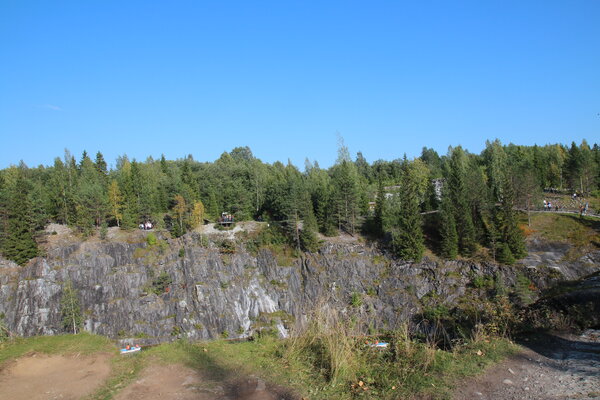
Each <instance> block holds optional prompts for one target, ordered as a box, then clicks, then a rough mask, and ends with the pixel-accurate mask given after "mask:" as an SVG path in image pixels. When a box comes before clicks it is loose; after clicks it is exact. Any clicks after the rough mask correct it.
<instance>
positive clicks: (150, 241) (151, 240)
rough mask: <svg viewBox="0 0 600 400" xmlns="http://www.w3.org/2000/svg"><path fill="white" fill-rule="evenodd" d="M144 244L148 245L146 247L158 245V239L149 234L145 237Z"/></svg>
mask: <svg viewBox="0 0 600 400" xmlns="http://www.w3.org/2000/svg"><path fill="white" fill-rule="evenodd" d="M146 243H148V246H156V245H157V244H158V239H157V238H156V235H155V234H154V233H152V232H150V233H149V234H148V236H146Z"/></svg>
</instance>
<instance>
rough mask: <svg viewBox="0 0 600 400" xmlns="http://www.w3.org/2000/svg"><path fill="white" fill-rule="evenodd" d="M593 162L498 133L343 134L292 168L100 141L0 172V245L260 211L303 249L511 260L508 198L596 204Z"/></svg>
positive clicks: (574, 207)
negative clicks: (397, 148)
mask: <svg viewBox="0 0 600 400" xmlns="http://www.w3.org/2000/svg"><path fill="white" fill-rule="evenodd" d="M599 165H600V149H599V147H598V145H597V144H594V145H593V146H592V147H590V146H589V145H588V144H587V142H585V141H583V142H582V143H581V144H579V145H577V144H575V143H572V144H571V146H570V147H568V146H564V145H559V144H557V145H547V146H543V147H540V146H533V147H528V146H518V145H513V144H510V145H502V144H501V143H500V142H499V141H498V140H496V141H494V142H487V144H486V148H485V149H484V150H483V151H482V153H481V154H472V153H469V152H468V151H466V150H464V149H463V148H461V147H460V146H458V147H455V148H450V149H449V150H448V153H447V154H446V155H442V156H439V155H438V154H437V153H436V152H435V151H434V150H432V149H428V148H424V149H423V151H422V154H421V156H420V157H418V158H416V159H414V160H408V159H406V158H403V159H397V160H393V161H383V160H378V161H375V162H373V163H368V162H367V161H366V160H365V158H364V157H363V156H362V154H361V153H360V152H359V153H358V154H357V156H356V158H354V159H352V157H351V156H350V153H349V151H348V148H347V147H346V146H345V145H343V143H342V144H341V145H340V147H339V149H338V159H337V162H336V163H335V165H333V166H332V167H330V168H328V169H323V168H320V167H319V165H318V163H317V162H314V163H313V162H310V161H307V163H306V165H305V168H304V171H302V172H301V171H300V170H299V169H298V168H297V167H296V166H294V165H291V164H289V163H288V164H287V165H284V164H282V163H280V162H275V163H273V164H266V163H263V162H261V161H260V160H259V159H257V158H255V157H254V156H253V154H252V152H251V151H250V149H249V148H248V147H238V148H235V149H233V150H232V151H231V152H229V153H223V154H222V156H221V157H220V158H219V159H218V160H216V161H215V162H197V161H195V160H194V159H193V158H192V156H191V155H190V156H188V157H186V158H184V159H180V160H175V161H170V160H166V159H165V158H164V157H162V158H161V159H160V160H154V159H152V158H148V159H147V160H146V161H144V162H140V161H137V160H130V159H129V158H128V157H127V156H122V157H119V158H118V159H117V160H116V167H115V168H114V169H109V168H108V166H107V162H106V161H105V160H104V157H103V155H102V154H101V153H100V152H98V153H97V154H96V156H95V158H94V159H92V158H91V157H90V156H89V155H88V154H87V153H86V152H84V153H83V154H82V156H81V158H80V159H79V161H77V160H76V159H75V157H74V156H73V155H71V154H70V153H69V152H68V151H67V152H65V155H64V157H63V158H62V159H61V158H56V159H55V161H54V164H53V165H52V166H48V167H45V166H39V167H36V168H30V167H28V166H26V165H24V164H23V163H21V164H19V165H18V166H12V167H9V168H6V169H4V170H2V171H0V250H1V252H2V254H3V255H4V256H5V257H6V258H9V259H11V260H14V261H16V262H17V263H19V264H25V263H27V262H28V260H29V259H31V258H32V257H35V256H36V255H38V254H39V253H40V249H39V247H38V242H39V240H40V238H39V235H38V233H39V232H40V231H42V230H43V229H44V227H45V226H46V225H47V224H48V223H49V222H55V223H60V224H66V225H69V226H71V227H74V228H76V229H77V231H78V232H79V233H80V234H81V235H83V236H89V235H91V234H94V233H95V234H97V235H99V236H100V238H104V237H106V234H107V228H108V227H111V226H118V227H122V228H125V229H136V228H137V227H138V226H139V225H140V224H144V223H147V222H150V223H152V226H153V228H155V229H156V228H158V229H166V230H168V231H169V232H170V234H171V235H173V236H175V237H178V236H181V235H183V234H184V233H185V232H187V231H190V230H194V229H196V228H197V227H198V226H199V225H202V224H205V223H209V222H210V223H214V222H217V221H218V220H219V219H220V218H221V216H222V215H223V216H224V218H225V220H226V221H228V220H227V219H228V218H229V219H231V218H232V219H233V220H234V221H233V222H235V221H243V220H251V219H255V220H262V221H269V222H270V223H272V225H273V226H274V227H275V228H276V230H277V232H276V234H277V235H276V236H277V237H278V239H277V240H276V241H277V242H283V243H284V244H286V245H287V246H289V247H290V248H292V249H295V250H296V251H298V250H304V251H315V250H316V249H317V248H318V245H319V243H318V239H317V235H316V233H317V232H320V233H321V234H324V235H327V236H330V235H336V234H337V233H338V232H344V233H347V234H350V235H356V234H358V233H362V234H365V235H367V236H368V237H369V238H370V239H372V240H376V241H380V242H381V243H382V244H383V245H384V246H386V247H388V248H389V249H390V251H391V252H392V254H394V255H395V256H396V257H398V258H401V259H405V260H415V261H418V260H420V259H421V257H422V255H423V253H424V251H426V250H427V248H429V250H430V251H433V252H434V253H436V254H437V255H439V256H442V257H444V258H447V259H452V258H455V257H457V256H462V257H471V256H473V255H474V254H480V253H482V250H483V253H485V254H489V257H490V258H491V259H494V260H497V261H500V262H503V263H508V264H510V263H512V262H513V261H514V260H515V259H518V258H520V257H522V256H524V254H525V252H524V246H523V237H522V234H521V231H520V230H519V229H518V228H517V215H516V211H515V210H516V209H521V210H526V211H531V210H536V209H540V208H541V207H542V205H543V203H542V201H543V200H544V199H545V197H548V200H550V196H559V195H562V196H566V198H565V201H564V202H561V203H564V204H561V211H566V210H570V211H575V212H579V211H580V209H581V210H582V209H583V207H587V212H588V213H591V212H596V211H597V210H596V209H594V207H597V206H598V202H597V200H596V197H597V195H598V184H599V183H600V179H598V173H599V171H600V168H599ZM567 199H568V201H566V200H567ZM558 203H559V202H558V201H555V202H554V203H553V207H554V206H555V205H556V206H558V205H559V204H558ZM223 213H224V214H223ZM229 222H231V221H229ZM217 226H219V227H220V225H219V224H217ZM228 227H229V225H225V226H224V229H228ZM277 244H282V243H277Z"/></svg>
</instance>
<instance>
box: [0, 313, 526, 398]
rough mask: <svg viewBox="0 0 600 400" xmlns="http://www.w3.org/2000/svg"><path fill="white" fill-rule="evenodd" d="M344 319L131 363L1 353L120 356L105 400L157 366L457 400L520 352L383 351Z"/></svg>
mask: <svg viewBox="0 0 600 400" xmlns="http://www.w3.org/2000/svg"><path fill="white" fill-rule="evenodd" d="M327 318H331V316H330V315H329V316H327ZM338 318H339V319H337V320H332V319H329V320H328V321H326V320H321V321H316V323H315V324H312V327H311V328H309V330H308V331H304V332H303V333H301V334H300V335H299V336H298V337H297V338H295V339H288V340H280V339H277V338H275V337H272V336H268V335H266V336H261V337H259V338H256V340H254V341H248V342H231V341H225V340H217V341H212V342H200V343H195V344H192V343H189V342H186V341H183V340H180V341H176V342H173V343H168V344H162V345H160V346H156V347H152V348H147V349H144V350H143V351H142V352H140V353H137V354H133V355H130V356H119V355H117V350H116V347H115V346H114V344H112V343H111V341H110V340H108V339H106V338H103V337H100V336H95V335H89V334H85V333H84V334H79V335H62V336H48V337H34V338H26V339H15V340H11V341H9V342H7V343H5V344H2V347H0V360H1V361H0V362H5V361H7V360H9V359H13V358H17V357H19V356H21V355H23V354H26V353H28V352H33V351H35V352H43V353H48V354H69V353H82V354H92V353H96V352H110V353H113V354H114V357H112V359H111V361H110V362H111V369H112V372H111V375H110V377H109V379H108V380H107V381H106V382H105V383H104V385H102V386H101V387H100V388H99V389H98V390H97V391H96V392H95V393H94V394H93V395H92V396H90V397H89V398H90V399H97V400H108V399H111V398H113V396H114V395H115V394H116V393H118V392H119V390H121V389H123V388H124V387H126V386H127V385H128V384H130V383H131V382H133V381H134V380H135V379H136V377H137V376H138V375H139V373H140V371H142V370H143V369H144V367H146V366H149V365H156V364H181V365H183V366H185V367H188V368H191V369H193V370H197V371H200V372H201V373H202V376H203V377H205V379H206V381H207V382H206V383H207V384H209V385H211V384H219V385H222V384H223V383H227V382H231V381H233V380H236V379H240V378H243V377H244V376H245V375H256V376H260V377H262V378H263V379H265V380H267V381H269V382H272V383H275V384H278V385H281V386H284V387H288V388H290V389H292V390H294V391H296V392H297V393H298V394H300V395H302V396H304V397H308V398H310V399H316V400H319V399H355V398H358V397H360V398H366V399H383V400H386V399H398V398H411V397H414V396H431V397H433V398H449V397H450V394H451V390H452V386H453V385H454V384H455V383H456V382H457V381H458V380H459V379H460V378H462V377H465V376H469V375H474V374H477V373H480V372H481V371H482V370H483V369H484V368H485V367H486V366H488V365H490V364H492V363H494V362H498V361H500V360H502V359H503V358H504V357H506V356H507V355H509V354H511V353H513V352H515V351H516V350H517V346H515V345H514V344H512V343H511V342H510V341H508V340H506V339H490V338H487V339H485V340H484V339H480V340H477V341H472V342H470V343H467V344H464V345H461V346H458V347H455V348H454V350H451V351H443V350H439V349H437V348H436V347H435V346H433V345H431V344H428V343H423V342H419V341H417V340H414V339H412V338H410V337H409V335H408V330H407V329H405V330H399V331H396V332H391V333H389V337H388V341H389V342H390V346H389V348H387V349H375V348H371V347H369V346H368V345H366V344H365V338H364V337H363V338H361V337H358V336H353V335H352V333H353V332H355V328H354V326H353V325H352V324H349V322H350V321H349V320H345V319H344V318H345V317H344V316H338ZM323 323H325V325H323ZM340 334H344V336H340Z"/></svg>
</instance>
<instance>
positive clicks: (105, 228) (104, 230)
mask: <svg viewBox="0 0 600 400" xmlns="http://www.w3.org/2000/svg"><path fill="white" fill-rule="evenodd" d="M107 235H108V225H107V223H106V222H102V224H101V225H100V239H102V240H105V239H106V236H107Z"/></svg>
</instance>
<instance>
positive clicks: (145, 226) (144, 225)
mask: <svg viewBox="0 0 600 400" xmlns="http://www.w3.org/2000/svg"><path fill="white" fill-rule="evenodd" d="M140 229H141V230H144V231H149V230H150V229H152V222H150V221H146V222H142V223H141V224H140Z"/></svg>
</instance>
